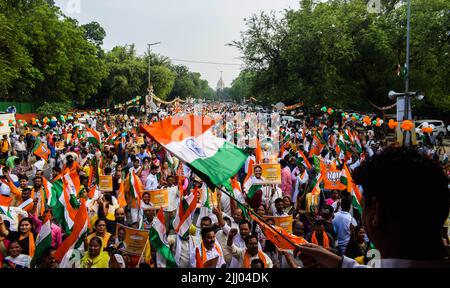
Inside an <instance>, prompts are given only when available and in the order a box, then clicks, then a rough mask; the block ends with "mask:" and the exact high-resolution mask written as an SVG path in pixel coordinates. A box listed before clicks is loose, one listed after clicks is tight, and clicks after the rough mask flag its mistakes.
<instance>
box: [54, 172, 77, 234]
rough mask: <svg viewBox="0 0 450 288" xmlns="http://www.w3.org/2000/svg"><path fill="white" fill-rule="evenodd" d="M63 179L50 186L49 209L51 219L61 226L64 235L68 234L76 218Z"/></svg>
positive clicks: (66, 185)
mask: <svg viewBox="0 0 450 288" xmlns="http://www.w3.org/2000/svg"><path fill="white" fill-rule="evenodd" d="M70 189H71V188H69V187H68V184H67V182H66V180H65V177H62V178H60V179H58V180H56V181H55V182H53V184H52V186H51V200H50V205H49V206H50V207H51V208H52V212H53V217H55V219H56V220H57V222H58V223H59V224H60V225H61V226H62V228H63V229H64V231H65V232H66V233H70V231H71V230H72V227H73V225H74V222H75V218H76V213H77V211H76V207H73V206H72V205H73V203H71V201H70V199H71V195H70V193H71V192H70Z"/></svg>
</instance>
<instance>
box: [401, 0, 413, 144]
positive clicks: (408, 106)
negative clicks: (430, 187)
mask: <svg viewBox="0 0 450 288" xmlns="http://www.w3.org/2000/svg"><path fill="white" fill-rule="evenodd" d="M406 17H407V20H406V64H405V65H406V74H405V93H406V94H408V93H409V40H410V22H411V0H408V12H407V16H406ZM404 101H405V111H404V113H405V114H404V115H403V120H406V119H409V120H411V121H412V120H413V119H412V111H411V99H410V97H408V96H405V98H404ZM406 133H407V137H406V138H405V146H410V145H411V137H409V135H408V133H410V132H409V131H407V132H406Z"/></svg>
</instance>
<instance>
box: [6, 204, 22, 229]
mask: <svg viewBox="0 0 450 288" xmlns="http://www.w3.org/2000/svg"><path fill="white" fill-rule="evenodd" d="M3 208H5V207H2V208H1V209H2V212H0V217H2V219H3V221H5V220H6V221H9V224H10V227H9V230H11V231H18V226H19V217H20V218H26V217H28V212H26V211H24V210H22V209H20V208H19V207H12V206H10V207H9V208H5V210H6V209H9V211H3ZM3 212H5V213H6V214H10V215H11V217H9V216H7V215H6V214H3ZM8 212H9V213H8Z"/></svg>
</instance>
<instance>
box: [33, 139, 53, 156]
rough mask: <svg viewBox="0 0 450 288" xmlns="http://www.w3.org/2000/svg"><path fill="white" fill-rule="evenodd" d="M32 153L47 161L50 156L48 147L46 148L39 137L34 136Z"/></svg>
mask: <svg viewBox="0 0 450 288" xmlns="http://www.w3.org/2000/svg"><path fill="white" fill-rule="evenodd" d="M33 154H34V155H36V156H38V157H41V158H42V159H44V160H45V161H48V157H49V156H50V149H48V147H47V145H45V144H44V143H42V142H41V140H40V139H39V138H36V142H35V144H34V148H33Z"/></svg>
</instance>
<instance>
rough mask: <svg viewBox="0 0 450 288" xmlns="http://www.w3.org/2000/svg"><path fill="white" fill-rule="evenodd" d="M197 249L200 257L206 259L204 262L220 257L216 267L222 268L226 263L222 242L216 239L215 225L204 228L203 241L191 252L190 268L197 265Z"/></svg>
mask: <svg viewBox="0 0 450 288" xmlns="http://www.w3.org/2000/svg"><path fill="white" fill-rule="evenodd" d="M197 250H198V252H199V255H200V258H201V259H202V260H203V261H204V262H203V264H204V263H205V262H207V261H209V260H212V259H214V258H218V260H217V264H216V265H215V268H221V267H222V265H224V264H225V259H224V257H223V251H222V247H221V245H220V243H219V242H218V241H216V233H215V231H214V228H213V227H206V228H203V230H202V242H201V244H200V245H198V246H196V247H195V249H191V251H190V252H189V254H190V257H189V258H190V261H189V262H190V268H196V267H197V264H199V263H197V257H196V253H197Z"/></svg>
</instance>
